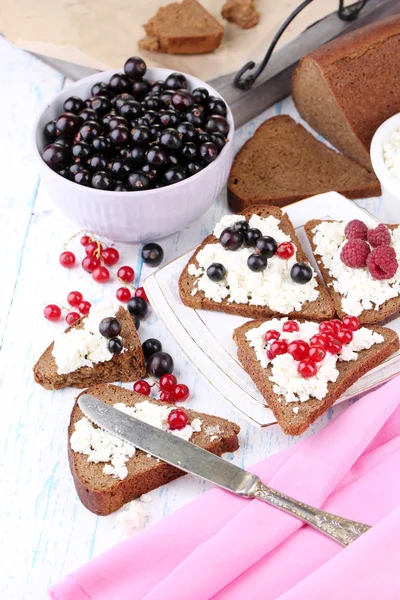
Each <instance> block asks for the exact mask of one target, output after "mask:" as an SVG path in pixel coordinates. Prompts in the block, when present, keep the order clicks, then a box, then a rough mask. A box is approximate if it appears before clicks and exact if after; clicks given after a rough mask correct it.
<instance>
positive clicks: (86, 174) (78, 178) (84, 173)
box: [74, 169, 92, 185]
mask: <svg viewBox="0 0 400 600" xmlns="http://www.w3.org/2000/svg"><path fill="white" fill-rule="evenodd" d="M91 180H92V175H91V173H90V171H88V170H87V169H81V170H80V171H77V172H76V173H75V175H74V181H75V183H79V185H90V182H91Z"/></svg>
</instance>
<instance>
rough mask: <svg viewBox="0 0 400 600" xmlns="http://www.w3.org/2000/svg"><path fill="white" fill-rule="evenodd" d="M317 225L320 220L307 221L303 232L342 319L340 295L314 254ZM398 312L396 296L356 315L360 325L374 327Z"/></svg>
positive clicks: (320, 258)
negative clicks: (377, 306) (377, 307)
mask: <svg viewBox="0 0 400 600" xmlns="http://www.w3.org/2000/svg"><path fill="white" fill-rule="evenodd" d="M325 220H326V221H329V219H325ZM319 223H322V221H321V220H319V219H313V220H311V221H308V222H307V223H306V224H305V226H304V231H305V232H306V234H307V238H308V240H309V242H310V246H311V249H312V251H313V254H314V257H315V260H316V262H317V264H318V267H319V270H320V271H321V273H322V277H323V279H324V281H325V283H326V285H327V287H328V290H329V293H330V295H331V297H332V300H333V303H334V305H335V311H336V312H337V314H338V315H339V317H340V318H341V319H342V318H343V317H344V316H345V315H346V313H345V312H344V311H343V309H342V294H340V293H339V292H336V291H335V290H334V288H333V284H332V282H333V278H332V277H331V276H330V274H329V269H326V268H325V267H324V264H323V262H322V257H321V256H320V255H319V254H316V252H315V250H316V247H315V244H314V234H313V229H314V227H316V226H317V225H318V224H319ZM387 227H388V228H389V229H392V230H393V229H395V228H396V227H398V225H387ZM399 312H400V296H398V297H397V298H390V299H389V300H386V302H384V303H383V304H382V305H381V306H380V308H379V310H374V309H370V310H363V312H362V313H361V314H360V315H358V319H359V320H360V323H362V324H363V325H374V324H375V323H381V324H383V323H387V322H389V321H391V320H392V319H394V318H396V317H397V316H398V314H399Z"/></svg>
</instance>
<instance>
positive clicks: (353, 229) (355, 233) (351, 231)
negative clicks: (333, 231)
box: [344, 219, 368, 240]
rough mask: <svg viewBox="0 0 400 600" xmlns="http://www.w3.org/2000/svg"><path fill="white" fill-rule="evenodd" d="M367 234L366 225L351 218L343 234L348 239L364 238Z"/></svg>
mask: <svg viewBox="0 0 400 600" xmlns="http://www.w3.org/2000/svg"><path fill="white" fill-rule="evenodd" d="M367 234H368V227H367V226H366V224H365V223H363V222H362V221H359V220H358V219H353V220H352V221H349V222H348V223H347V225H346V227H345V230H344V235H345V236H346V237H347V239H348V240H355V239H358V240H366V239H367Z"/></svg>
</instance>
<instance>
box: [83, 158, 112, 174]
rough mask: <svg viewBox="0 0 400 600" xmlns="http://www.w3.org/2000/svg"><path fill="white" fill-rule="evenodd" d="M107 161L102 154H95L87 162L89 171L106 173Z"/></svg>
mask: <svg viewBox="0 0 400 600" xmlns="http://www.w3.org/2000/svg"><path fill="white" fill-rule="evenodd" d="M107 162H108V161H107V159H106V157H105V156H103V155H102V154H93V156H91V157H90V158H89V160H88V161H87V165H88V167H89V169H90V170H91V171H92V172H93V173H95V172H96V171H104V170H105V169H106V167H107Z"/></svg>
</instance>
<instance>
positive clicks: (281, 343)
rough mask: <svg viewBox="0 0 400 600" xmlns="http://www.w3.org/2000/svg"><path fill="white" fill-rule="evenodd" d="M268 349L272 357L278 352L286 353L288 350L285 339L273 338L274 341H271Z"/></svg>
mask: <svg viewBox="0 0 400 600" xmlns="http://www.w3.org/2000/svg"><path fill="white" fill-rule="evenodd" d="M270 351H271V354H273V356H274V358H275V356H278V354H286V352H287V351H288V345H287V342H286V341H285V340H275V342H272V344H271V347H270Z"/></svg>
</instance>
